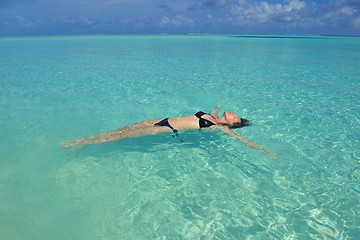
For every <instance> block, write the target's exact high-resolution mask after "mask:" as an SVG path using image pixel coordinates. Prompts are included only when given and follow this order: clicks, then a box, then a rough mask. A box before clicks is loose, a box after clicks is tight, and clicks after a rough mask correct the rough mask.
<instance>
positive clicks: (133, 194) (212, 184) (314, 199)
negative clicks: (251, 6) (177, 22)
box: [0, 35, 360, 239]
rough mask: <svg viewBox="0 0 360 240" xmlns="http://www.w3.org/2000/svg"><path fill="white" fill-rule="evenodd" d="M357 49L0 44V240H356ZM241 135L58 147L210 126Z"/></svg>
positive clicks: (359, 152) (356, 44)
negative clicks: (152, 123) (234, 118)
mask: <svg viewBox="0 0 360 240" xmlns="http://www.w3.org/2000/svg"><path fill="white" fill-rule="evenodd" d="M359 66H360V38H346V37H302V38H296V37H290V38H289V37H274V38H271V37H266V38H263V37H262V36H231V35H219V36H211V35H153V36H145V35H144V36H79V37H78V36H71V37H36V38H35V37H34V38H1V39H0V82H1V85H0V131H1V134H0V146H1V148H0V229H1V230H0V239H245V238H249V239H250V238H251V239H284V238H287V239H309V238H313V239H346V238H353V239H357V238H360V220H359V217H358V216H359V215H360V205H359V199H360V143H359V139H360V138H359V137H360V129H359V126H360V124H359V122H360V119H359V116H360V68H359ZM216 104H221V105H222V107H223V109H224V110H231V111H235V112H236V113H238V114H239V115H240V116H242V117H245V118H247V119H249V120H251V121H252V122H253V126H251V127H246V128H242V129H237V130H235V131H236V132H237V133H238V134H239V135H242V136H243V137H245V138H247V139H249V140H251V141H254V142H256V143H258V144H260V145H262V146H264V147H265V148H266V149H267V150H269V151H272V152H276V153H277V154H278V155H279V156H278V158H277V159H273V158H270V157H268V156H266V155H264V154H263V153H262V152H261V151H258V150H254V149H251V148H249V147H247V146H245V145H244V144H242V143H241V142H239V141H237V140H236V139H232V138H230V137H228V136H226V135H224V134H222V133H217V132H206V131H189V132H180V137H181V139H182V140H183V141H184V142H183V143H182V142H180V141H179V140H178V139H176V138H173V137H172V135H171V134H161V135H157V136H148V137H142V138H133V139H125V140H120V141H117V142H112V143H106V144H101V145H94V146H87V147H84V148H72V149H64V148H62V147H60V146H59V143H60V142H62V141H64V140H66V139H75V138H79V137H83V136H88V135H93V134H96V133H98V132H102V131H109V130H113V129H116V128H119V127H121V126H124V125H127V124H131V123H134V122H138V121H142V120H145V119H159V118H165V117H177V116H183V115H190V114H194V113H195V112H197V111H199V110H201V111H210V110H211V109H212V108H213V107H215V106H216Z"/></svg>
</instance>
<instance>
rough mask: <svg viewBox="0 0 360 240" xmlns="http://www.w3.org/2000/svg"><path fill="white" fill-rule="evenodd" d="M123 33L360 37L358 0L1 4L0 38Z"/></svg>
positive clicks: (38, 0)
mask: <svg viewBox="0 0 360 240" xmlns="http://www.w3.org/2000/svg"><path fill="white" fill-rule="evenodd" d="M124 33H135V34H141V33H145V34H148V33H219V34H222V33H231V34H233V33H239V34H298V35H353V36H354V35H355V36H360V0H0V36H18V35H53V34H124Z"/></svg>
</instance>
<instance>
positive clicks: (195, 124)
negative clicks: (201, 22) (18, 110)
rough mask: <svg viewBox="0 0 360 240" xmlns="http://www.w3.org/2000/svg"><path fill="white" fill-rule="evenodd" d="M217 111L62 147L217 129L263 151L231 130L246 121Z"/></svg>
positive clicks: (151, 123) (155, 122)
mask: <svg viewBox="0 0 360 240" xmlns="http://www.w3.org/2000/svg"><path fill="white" fill-rule="evenodd" d="M219 111H220V106H217V107H216V108H215V109H213V110H212V111H211V112H210V113H204V112H197V113H196V114H195V115H192V116H185V117H179V118H164V119H162V120H146V121H143V122H139V123H135V124H132V125H128V126H125V127H122V128H119V129H117V130H114V131H111V132H105V133H100V134H98V135H95V136H91V137H85V138H80V139H78V140H68V141H66V142H64V143H63V144H62V145H63V146H64V147H72V146H83V145H88V144H99V143H105V142H111V141H116V140H119V139H123V138H130V137H139V136H147V135H154V134H160V133H165V132H174V133H175V135H176V136H178V131H179V130H180V131H181V130H195V129H202V128H210V129H219V130H221V131H223V132H225V133H227V134H228V135H230V136H232V137H235V138H237V139H239V140H240V141H241V142H243V143H245V144H246V145H248V146H249V147H252V148H256V149H263V147H261V146H259V145H257V144H256V143H253V142H249V141H248V140H246V139H245V138H243V137H241V136H239V135H237V134H236V133H235V132H233V131H232V130H231V128H241V127H243V126H248V125H249V121H248V120H246V119H244V118H239V117H238V116H237V115H236V114H235V113H233V112H224V114H223V116H222V117H221V118H220V117H219V116H218V113H219Z"/></svg>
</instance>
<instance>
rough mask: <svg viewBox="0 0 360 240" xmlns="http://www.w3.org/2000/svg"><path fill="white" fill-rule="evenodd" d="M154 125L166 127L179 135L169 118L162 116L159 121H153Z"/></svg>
mask: <svg viewBox="0 0 360 240" xmlns="http://www.w3.org/2000/svg"><path fill="white" fill-rule="evenodd" d="M154 126H159V127H168V128H170V129H171V130H172V131H173V132H174V133H175V136H177V137H178V135H179V133H178V130H176V129H175V128H174V127H173V126H171V125H170V123H169V118H164V119H163V120H161V121H160V122H157V123H155V124H154Z"/></svg>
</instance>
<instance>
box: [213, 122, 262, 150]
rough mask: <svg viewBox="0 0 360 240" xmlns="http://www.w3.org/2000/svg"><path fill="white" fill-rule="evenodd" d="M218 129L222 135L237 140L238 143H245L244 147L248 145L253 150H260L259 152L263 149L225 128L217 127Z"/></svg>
mask: <svg viewBox="0 0 360 240" xmlns="http://www.w3.org/2000/svg"><path fill="white" fill-rule="evenodd" d="M218 127H219V128H220V130H221V131H223V132H224V133H226V134H228V135H230V136H232V137H234V138H237V139H239V140H240V141H242V142H243V143H245V144H246V145H248V146H249V147H252V148H255V149H260V150H264V148H263V147H262V146H260V145H258V144H256V143H253V142H250V141H248V140H247V139H245V138H243V137H241V136H239V135H237V134H236V133H235V132H233V131H232V130H231V129H229V128H228V127H226V126H218Z"/></svg>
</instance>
